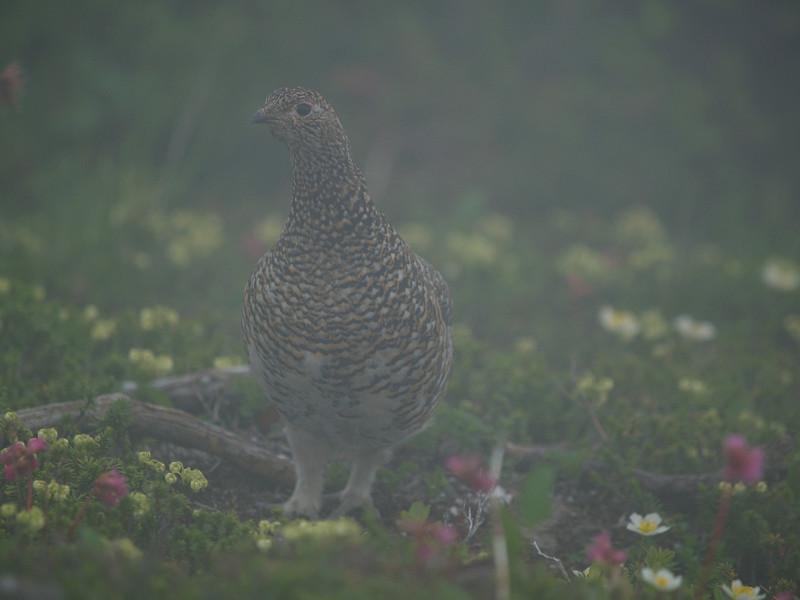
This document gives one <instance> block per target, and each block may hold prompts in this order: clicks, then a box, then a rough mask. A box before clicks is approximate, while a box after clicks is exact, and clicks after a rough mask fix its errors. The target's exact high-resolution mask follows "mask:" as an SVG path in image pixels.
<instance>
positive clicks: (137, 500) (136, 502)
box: [128, 492, 150, 517]
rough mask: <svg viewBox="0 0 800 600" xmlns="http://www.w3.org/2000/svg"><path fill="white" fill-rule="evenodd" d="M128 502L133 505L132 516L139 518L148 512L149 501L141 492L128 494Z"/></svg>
mask: <svg viewBox="0 0 800 600" xmlns="http://www.w3.org/2000/svg"><path fill="white" fill-rule="evenodd" d="M128 498H129V502H130V503H131V504H132V505H133V516H135V517H141V516H143V515H145V514H147V512H148V511H149V510H150V499H149V498H148V497H147V494H144V493H142V492H131V493H130V494H128Z"/></svg>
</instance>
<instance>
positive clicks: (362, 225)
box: [287, 155, 383, 237]
mask: <svg viewBox="0 0 800 600" xmlns="http://www.w3.org/2000/svg"><path fill="white" fill-rule="evenodd" d="M298 158H299V157H297V156H293V157H292V159H293V160H292V163H293V165H294V180H293V183H292V206H291V209H290V211H289V219H288V222H287V226H288V228H289V229H290V230H294V231H295V232H300V231H305V232H307V233H310V232H311V231H314V230H316V231H319V230H323V229H327V230H330V231H331V232H334V231H335V232H337V236H336V237H338V236H339V234H341V235H345V236H346V235H347V234H348V233H357V234H359V235H364V234H366V230H367V229H369V228H372V227H374V226H376V225H379V224H380V222H381V221H382V220H383V217H382V215H381V213H380V211H378V209H377V207H376V206H375V204H374V203H373V202H372V200H371V199H370V197H369V194H368V193H367V186H366V182H365V180H364V176H363V175H362V174H361V171H359V170H358V168H357V167H356V166H355V164H354V163H353V160H352V158H350V157H349V155H348V156H347V157H346V160H340V161H325V162H319V161H304V160H298Z"/></svg>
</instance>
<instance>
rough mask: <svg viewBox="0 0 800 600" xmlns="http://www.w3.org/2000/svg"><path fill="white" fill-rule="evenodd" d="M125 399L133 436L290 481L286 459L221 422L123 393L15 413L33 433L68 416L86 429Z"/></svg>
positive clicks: (290, 483)
mask: <svg viewBox="0 0 800 600" xmlns="http://www.w3.org/2000/svg"><path fill="white" fill-rule="evenodd" d="M120 400H126V401H128V403H129V405H130V409H131V423H130V431H131V433H132V434H134V435H141V436H147V437H153V438H156V439H159V440H163V441H167V442H171V443H174V444H179V445H182V446H188V447H191V448H197V449H200V450H203V451H205V452H208V453H210V454H214V455H216V456H218V457H220V458H223V459H226V460H229V461H231V462H232V463H234V464H235V465H237V466H238V467H240V468H242V469H244V470H246V471H248V472H250V473H254V474H257V475H261V476H265V477H269V478H270V479H272V480H275V481H277V482H278V483H281V484H286V485H292V484H293V483H294V479H295V476H294V467H293V466H292V463H291V461H290V460H289V459H286V458H282V457H280V456H276V455H275V454H274V453H272V452H270V451H269V450H268V449H266V448H264V447H263V446H260V445H258V444H254V443H252V442H250V441H248V440H246V439H244V438H243V437H242V435H241V434H237V433H234V432H232V431H229V430H227V429H224V428H223V427H220V426H219V425H214V424H213V423H207V422H205V421H201V420H200V419H198V418H197V417H194V416H192V415H190V414H189V413H187V412H184V411H182V410H178V409H174V408H167V407H164V406H158V405H157V404H147V403H144V402H140V401H138V400H133V399H131V398H130V397H128V396H126V395H125V394H108V395H104V396H98V397H97V398H94V399H93V400H92V401H90V402H85V401H82V400H80V401H76V402H61V403H58V404H47V405H44V406H37V407H35V408H27V409H24V410H20V411H17V416H18V417H19V418H20V420H21V421H22V422H23V423H24V424H25V426H26V427H28V428H30V429H31V430H32V431H34V432H35V431H37V430H38V429H41V428H43V427H54V426H56V425H58V423H59V422H60V421H61V420H62V419H64V418H66V417H70V418H72V419H73V421H74V422H75V423H76V424H77V425H78V427H79V428H83V429H89V428H90V427H91V425H92V423H93V422H94V421H96V420H97V419H99V418H102V417H103V415H105V414H106V412H107V411H108V409H109V408H110V407H111V405H113V404H114V403H115V402H118V401H120Z"/></svg>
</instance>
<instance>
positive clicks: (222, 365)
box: [214, 356, 242, 369]
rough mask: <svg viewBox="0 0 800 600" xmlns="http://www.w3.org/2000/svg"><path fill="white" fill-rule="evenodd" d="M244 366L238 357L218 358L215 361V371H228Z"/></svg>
mask: <svg viewBox="0 0 800 600" xmlns="http://www.w3.org/2000/svg"><path fill="white" fill-rule="evenodd" d="M240 364H242V360H241V359H240V358H238V357H236V356H217V357H216V358H215V359H214V368H215V369H227V368H228V367H235V366H237V365H240Z"/></svg>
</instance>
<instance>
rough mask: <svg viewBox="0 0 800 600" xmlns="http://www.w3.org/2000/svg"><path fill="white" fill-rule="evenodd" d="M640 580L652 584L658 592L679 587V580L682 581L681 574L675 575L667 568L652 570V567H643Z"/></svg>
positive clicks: (669, 590)
mask: <svg viewBox="0 0 800 600" xmlns="http://www.w3.org/2000/svg"><path fill="white" fill-rule="evenodd" d="M642 580H643V581H646V582H647V583H649V584H650V585H652V586H653V587H654V588H656V589H657V590H658V591H659V592H671V591H672V590H677V589H678V588H679V587H680V585H681V582H683V576H682V575H677V576H676V575H674V574H673V573H672V571H670V570H669V569H659V570H658V571H656V572H653V569H649V568H647V567H645V568H644V569H642Z"/></svg>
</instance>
